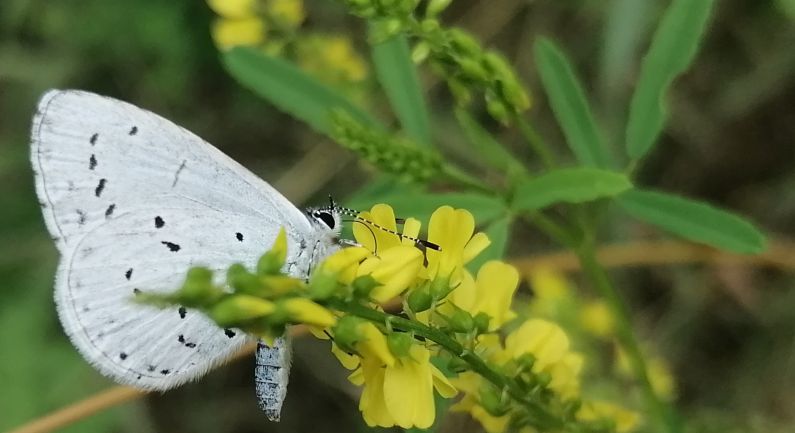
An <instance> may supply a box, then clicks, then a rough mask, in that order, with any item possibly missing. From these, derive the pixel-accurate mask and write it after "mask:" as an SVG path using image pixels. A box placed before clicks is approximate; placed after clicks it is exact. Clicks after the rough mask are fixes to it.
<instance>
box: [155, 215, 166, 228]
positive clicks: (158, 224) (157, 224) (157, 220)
mask: <svg viewBox="0 0 795 433" xmlns="http://www.w3.org/2000/svg"><path fill="white" fill-rule="evenodd" d="M165 224H166V222H165V221H163V218H160V216H156V217H155V228H158V229H159V228H162V227H163V226H164V225H165Z"/></svg>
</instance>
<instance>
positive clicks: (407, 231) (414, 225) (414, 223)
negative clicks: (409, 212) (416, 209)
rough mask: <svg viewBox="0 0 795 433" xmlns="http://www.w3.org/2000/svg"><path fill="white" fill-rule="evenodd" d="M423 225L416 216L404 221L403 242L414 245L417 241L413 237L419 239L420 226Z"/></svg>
mask: <svg viewBox="0 0 795 433" xmlns="http://www.w3.org/2000/svg"><path fill="white" fill-rule="evenodd" d="M421 227H422V223H420V220H418V219H416V218H408V219H406V221H404V222H403V236H405V237H404V238H403V239H402V244H403V245H407V246H414V243H415V242H416V241H414V240H412V239H417V237H418V236H419V235H420V228H421Z"/></svg>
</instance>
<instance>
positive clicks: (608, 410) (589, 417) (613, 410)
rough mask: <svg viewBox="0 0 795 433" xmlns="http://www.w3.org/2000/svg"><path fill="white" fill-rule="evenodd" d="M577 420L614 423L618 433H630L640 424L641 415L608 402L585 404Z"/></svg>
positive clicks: (578, 413) (588, 402)
mask: <svg viewBox="0 0 795 433" xmlns="http://www.w3.org/2000/svg"><path fill="white" fill-rule="evenodd" d="M577 419H578V420H580V421H599V420H609V421H612V422H613V423H614V424H615V428H616V432H617V433H628V432H630V431H632V430H634V429H635V428H636V427H637V426H638V424H639V423H640V415H638V414H637V413H636V412H633V411H631V410H628V409H625V408H623V407H621V406H619V405H616V404H613V403H609V402H606V401H586V402H583V404H582V407H581V408H580V410H579V411H578V412H577Z"/></svg>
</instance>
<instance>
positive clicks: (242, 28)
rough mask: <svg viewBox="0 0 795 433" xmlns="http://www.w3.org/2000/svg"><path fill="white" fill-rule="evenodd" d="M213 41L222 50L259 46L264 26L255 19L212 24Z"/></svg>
mask: <svg viewBox="0 0 795 433" xmlns="http://www.w3.org/2000/svg"><path fill="white" fill-rule="evenodd" d="M212 35H213V40H214V41H215V43H216V45H218V47H219V48H220V49H222V50H226V49H229V48H232V47H237V46H241V45H247V46H253V45H259V44H261V43H262V42H263V41H264V40H265V24H264V23H263V21H262V20H260V19H259V18H257V17H251V18H240V19H234V20H232V19H226V18H221V19H217V20H215V21H214V22H213V26H212Z"/></svg>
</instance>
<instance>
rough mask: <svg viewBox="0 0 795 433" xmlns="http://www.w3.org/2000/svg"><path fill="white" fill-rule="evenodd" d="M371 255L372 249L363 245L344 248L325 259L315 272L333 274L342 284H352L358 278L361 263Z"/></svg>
mask: <svg viewBox="0 0 795 433" xmlns="http://www.w3.org/2000/svg"><path fill="white" fill-rule="evenodd" d="M369 255H370V251H368V250H367V249H366V248H363V247H350V248H343V249H341V250H339V251H337V252H335V253H334V254H332V255H331V256H329V257H328V258H326V259H325V260H323V262H322V263H321V264H320V266H319V267H318V269H317V270H316V271H315V274H319V275H320V274H323V275H327V276H331V277H333V278H336V279H337V280H338V281H339V282H340V283H342V284H346V285H347V284H351V282H353V279H354V278H356V272H357V270H358V269H359V264H360V263H361V261H362V260H364V259H365V258H366V257H368V256H369ZM313 277H315V275H313Z"/></svg>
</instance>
